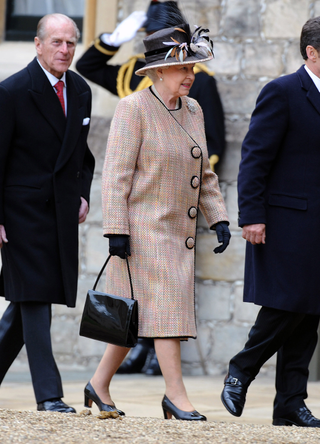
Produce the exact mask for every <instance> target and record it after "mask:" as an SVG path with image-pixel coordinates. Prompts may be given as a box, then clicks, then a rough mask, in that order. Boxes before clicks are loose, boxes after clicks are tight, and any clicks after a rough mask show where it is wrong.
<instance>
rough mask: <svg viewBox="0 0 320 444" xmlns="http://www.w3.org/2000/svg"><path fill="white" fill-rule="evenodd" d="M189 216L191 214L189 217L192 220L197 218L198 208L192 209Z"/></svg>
mask: <svg viewBox="0 0 320 444" xmlns="http://www.w3.org/2000/svg"><path fill="white" fill-rule="evenodd" d="M188 214H189V217H191V219H194V218H195V217H196V215H197V214H198V210H197V209H196V207H190V208H189V211H188Z"/></svg>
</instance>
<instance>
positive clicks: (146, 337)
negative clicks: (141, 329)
mask: <svg viewBox="0 0 320 444" xmlns="http://www.w3.org/2000/svg"><path fill="white" fill-rule="evenodd" d="M138 337H139V338H144V339H180V340H181V341H187V340H188V339H197V336H191V335H182V336H160V335H159V336H142V335H139V336H138Z"/></svg>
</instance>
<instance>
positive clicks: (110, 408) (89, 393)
mask: <svg viewBox="0 0 320 444" xmlns="http://www.w3.org/2000/svg"><path fill="white" fill-rule="evenodd" d="M92 401H93V402H95V403H96V404H97V407H98V409H99V410H100V412H118V414H119V415H120V416H125V413H124V412H123V411H122V410H119V409H117V407H116V406H115V405H109V404H104V403H103V402H102V401H101V399H100V398H99V396H98V395H97V394H96V392H95V390H94V388H93V387H92V385H91V382H90V381H89V382H88V384H87V385H86V386H85V388H84V406H85V407H87V408H91V407H92Z"/></svg>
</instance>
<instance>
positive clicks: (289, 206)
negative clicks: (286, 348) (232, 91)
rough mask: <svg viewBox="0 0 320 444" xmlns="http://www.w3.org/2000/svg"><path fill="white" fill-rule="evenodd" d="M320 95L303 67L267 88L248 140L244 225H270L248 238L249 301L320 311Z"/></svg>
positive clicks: (242, 182)
mask: <svg viewBox="0 0 320 444" xmlns="http://www.w3.org/2000/svg"><path fill="white" fill-rule="evenodd" d="M319 128H320V93H319V91H318V90H317V88H316V86H315V84H314V82H313V81H312V79H311V77H310V76H309V74H308V73H307V72H306V70H305V68H304V66H302V67H301V68H300V69H299V70H298V71H297V72H295V73H293V74H290V75H288V76H284V77H280V78H278V79H276V80H273V81H272V82H270V83H268V84H267V85H266V86H265V87H264V88H263V90H262V91H261V93H260V95H259V97H258V99H257V105H256V108H255V111H254V112H253V115H252V119H251V122H250V127H249V131H248V134H247V136H246V137H245V140H244V142H243V147H242V160H241V164H240V172H239V178H238V190H239V210H240V217H239V225H240V226H243V225H245V224H254V223H264V224H266V243H265V245H262V244H261V245H251V244H250V243H247V250H246V266H245V285H244V300H245V301H247V302H254V303H255V304H258V305H262V306H267V307H271V308H276V309H281V310H287V311H292V312H301V313H307V314H318V315H319V314H320V286H319V269H320V266H319V263H320V262H319V251H320V230H319V223H320V222H319V221H320V173H319V172H320V142H319Z"/></svg>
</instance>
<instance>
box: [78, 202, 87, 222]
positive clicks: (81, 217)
mask: <svg viewBox="0 0 320 444" xmlns="http://www.w3.org/2000/svg"><path fill="white" fill-rule="evenodd" d="M80 199H81V205H80V208H79V224H82V222H84V221H85V220H86V218H87V214H88V213H89V205H88V202H87V201H86V200H85V199H84V198H83V197H80Z"/></svg>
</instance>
